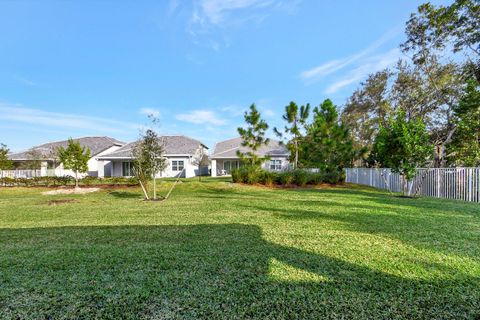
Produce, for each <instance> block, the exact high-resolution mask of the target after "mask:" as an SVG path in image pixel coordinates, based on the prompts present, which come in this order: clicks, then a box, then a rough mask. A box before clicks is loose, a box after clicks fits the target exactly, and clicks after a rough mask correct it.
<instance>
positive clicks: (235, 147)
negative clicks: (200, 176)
mask: <svg viewBox="0 0 480 320" xmlns="http://www.w3.org/2000/svg"><path fill="white" fill-rule="evenodd" d="M249 150H250V149H248V148H247V147H243V146H242V138H241V137H238V138H233V139H229V140H225V141H221V142H218V143H217V144H216V145H215V148H214V150H213V154H212V156H211V157H210V158H212V159H215V158H238V156H237V151H240V152H241V153H245V152H247V151H249ZM256 154H257V155H259V156H260V157H264V156H276V155H277V156H288V155H289V154H290V153H289V151H288V149H287V148H286V147H285V145H283V144H281V143H280V141H278V140H273V139H270V141H269V143H268V144H267V145H264V146H261V147H260V148H259V149H258V150H257V151H256Z"/></svg>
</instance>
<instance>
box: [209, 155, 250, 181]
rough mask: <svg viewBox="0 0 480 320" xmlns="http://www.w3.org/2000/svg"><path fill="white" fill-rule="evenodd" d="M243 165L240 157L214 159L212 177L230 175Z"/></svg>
mask: <svg viewBox="0 0 480 320" xmlns="http://www.w3.org/2000/svg"><path fill="white" fill-rule="evenodd" d="M242 165H243V163H242V161H241V160H240V159H234V158H230V159H212V177H221V176H229V175H231V174H232V170H233V169H237V168H239V167H241V166H242Z"/></svg>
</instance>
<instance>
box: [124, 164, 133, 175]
mask: <svg viewBox="0 0 480 320" xmlns="http://www.w3.org/2000/svg"><path fill="white" fill-rule="evenodd" d="M122 176H124V177H131V176H133V164H132V163H131V162H122Z"/></svg>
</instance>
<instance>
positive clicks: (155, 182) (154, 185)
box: [153, 172, 157, 200]
mask: <svg viewBox="0 0 480 320" xmlns="http://www.w3.org/2000/svg"><path fill="white" fill-rule="evenodd" d="M153 200H157V179H155V172H154V173H153Z"/></svg>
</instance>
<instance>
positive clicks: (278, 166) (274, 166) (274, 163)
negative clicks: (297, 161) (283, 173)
mask: <svg viewBox="0 0 480 320" xmlns="http://www.w3.org/2000/svg"><path fill="white" fill-rule="evenodd" d="M270 170H282V160H270Z"/></svg>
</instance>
